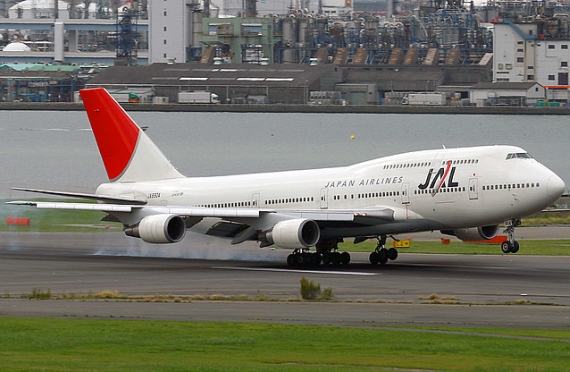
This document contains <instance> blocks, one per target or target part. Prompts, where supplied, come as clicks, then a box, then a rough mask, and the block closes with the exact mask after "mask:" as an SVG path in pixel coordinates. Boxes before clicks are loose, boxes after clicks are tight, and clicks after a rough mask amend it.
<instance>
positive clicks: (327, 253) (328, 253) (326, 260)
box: [323, 252, 332, 265]
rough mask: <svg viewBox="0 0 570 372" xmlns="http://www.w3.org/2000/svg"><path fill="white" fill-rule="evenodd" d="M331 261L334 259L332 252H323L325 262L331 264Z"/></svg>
mask: <svg viewBox="0 0 570 372" xmlns="http://www.w3.org/2000/svg"><path fill="white" fill-rule="evenodd" d="M331 261H332V259H331V253H330V252H326V253H323V264H324V265H330V263H331Z"/></svg>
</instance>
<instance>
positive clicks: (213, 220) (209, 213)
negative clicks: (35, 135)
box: [7, 195, 395, 244]
mask: <svg viewBox="0 0 570 372" xmlns="http://www.w3.org/2000/svg"><path fill="white" fill-rule="evenodd" d="M76 196H79V195H76ZM7 204H11V205H28V206H35V207H37V208H38V209H59V210H84V211H100V212H105V213H108V214H109V216H107V217H105V218H104V220H106V221H113V222H122V223H123V224H124V225H125V227H126V226H131V225H135V224H138V222H139V221H141V219H143V218H144V217H146V216H150V215H177V216H180V217H183V218H186V227H187V228H190V227H192V226H194V225H197V224H199V223H200V221H203V220H205V219H207V220H209V221H210V222H209V223H206V226H207V227H205V228H201V230H202V231H201V232H202V233H204V234H206V235H212V236H218V237H225V238H231V239H232V244H239V243H242V242H244V241H246V240H250V239H255V237H256V236H257V234H258V232H259V231H267V230H271V229H272V228H273V227H274V226H275V225H276V224H277V223H279V222H282V221H286V220H292V219H307V220H313V221H315V222H316V223H317V224H319V225H320V226H321V227H327V226H334V225H338V224H339V223H350V224H356V225H369V226H371V225H378V224H383V223H388V222H390V221H393V220H394V219H395V218H394V214H395V211H394V210H393V209H391V208H387V207H381V206H378V207H375V208H364V209H358V210H355V209H319V210H295V209H291V210H279V211H277V210H273V209H252V208H203V207H183V206H149V205H138V204H131V205H129V204H109V203H66V202H37V201H11V202H8V203H7Z"/></svg>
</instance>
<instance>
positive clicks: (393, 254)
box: [369, 235, 398, 265]
mask: <svg viewBox="0 0 570 372" xmlns="http://www.w3.org/2000/svg"><path fill="white" fill-rule="evenodd" d="M377 239H378V245H377V246H376V249H375V250H374V252H372V253H370V258H369V259H370V263H371V264H372V265H378V264H380V265H385V264H386V263H387V262H388V260H395V259H396V258H398V250H397V249H396V248H390V249H386V248H385V247H384V246H385V245H386V235H381V236H379V237H377Z"/></svg>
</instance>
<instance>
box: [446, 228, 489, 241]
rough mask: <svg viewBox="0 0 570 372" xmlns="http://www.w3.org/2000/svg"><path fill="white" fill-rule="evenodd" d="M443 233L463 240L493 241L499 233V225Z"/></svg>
mask: <svg viewBox="0 0 570 372" xmlns="http://www.w3.org/2000/svg"><path fill="white" fill-rule="evenodd" d="M441 233H442V234H447V235H453V236H456V237H457V238H459V239H461V240H491V239H493V238H494V237H495V236H497V234H498V233H499V225H490V226H480V227H473V228H470V229H455V230H441Z"/></svg>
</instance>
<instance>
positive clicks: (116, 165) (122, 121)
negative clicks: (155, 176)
mask: <svg viewBox="0 0 570 372" xmlns="http://www.w3.org/2000/svg"><path fill="white" fill-rule="evenodd" d="M79 93H80V94H81V98H82V99H83V103H84V105H85V110H86V111H87V116H88V117H89V122H90V123H91V128H92V129H93V134H94V135H95V140H96V141H97V146H98V147H99V152H100V153H101V157H102V158H103V163H104V164H105V169H106V171H107V176H108V177H109V180H111V181H114V180H116V179H117V178H119V177H120V176H121V174H122V173H123V172H124V171H125V169H126V168H127V166H128V165H129V162H130V161H131V158H132V156H133V153H134V151H135V148H136V145H137V142H138V138H139V133H140V131H141V130H140V128H139V127H138V126H137V125H136V124H135V122H134V121H133V120H132V119H131V117H130V116H129V115H128V114H127V113H126V112H125V110H123V108H122V107H121V106H120V105H119V104H118V103H117V102H116V101H115V100H114V99H113V98H112V97H111V95H110V94H109V93H107V91H106V90H105V89H104V88H93V89H82V90H81V91H80V92H79Z"/></svg>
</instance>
